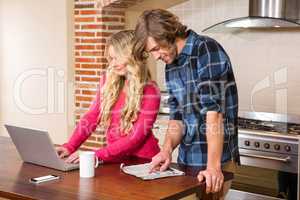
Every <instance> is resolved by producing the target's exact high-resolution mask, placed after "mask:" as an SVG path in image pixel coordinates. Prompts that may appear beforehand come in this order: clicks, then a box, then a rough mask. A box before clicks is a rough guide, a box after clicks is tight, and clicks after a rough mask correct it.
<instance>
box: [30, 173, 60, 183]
mask: <svg viewBox="0 0 300 200" xmlns="http://www.w3.org/2000/svg"><path fill="white" fill-rule="evenodd" d="M59 178H60V177H59V176H57V175H52V174H51V175H47V176H40V177H35V178H30V179H29V182H31V183H35V184H39V183H43V182H47V181H52V180H57V179H59Z"/></svg>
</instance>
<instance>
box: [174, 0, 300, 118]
mask: <svg viewBox="0 0 300 200" xmlns="http://www.w3.org/2000/svg"><path fill="white" fill-rule="evenodd" d="M170 11H172V12H173V13H175V14H176V15H178V16H179V17H180V19H181V20H182V21H183V23H184V24H186V25H188V27H190V28H192V29H194V30H195V31H196V32H198V33H200V34H203V33H201V31H202V30H203V29H204V28H206V27H208V26H210V25H213V24H215V23H218V22H221V21H224V20H226V19H230V18H235V17H243V16H247V15H248V0H218V1H211V0H201V1H199V0H190V1H187V2H185V3H182V4H180V5H178V6H174V7H172V8H171V9H170ZM204 34H206V35H209V36H211V37H213V38H215V39H217V41H219V42H220V43H221V44H222V45H223V47H224V48H225V49H226V51H227V52H228V54H229V56H230V58H231V61H232V64H233V67H234V72H235V76H236V81H237V85H238V90H239V101H240V110H247V111H248V110H254V111H262V112H278V113H286V112H287V113H289V114H298V115H300V79H299V74H300V53H299V52H300V28H298V29H297V30H291V29H290V30H285V31H283V30H281V31H279V30H274V29H268V30H235V31H224V30H222V31H219V32H214V33H204ZM251 97H252V99H253V101H252V103H251Z"/></svg>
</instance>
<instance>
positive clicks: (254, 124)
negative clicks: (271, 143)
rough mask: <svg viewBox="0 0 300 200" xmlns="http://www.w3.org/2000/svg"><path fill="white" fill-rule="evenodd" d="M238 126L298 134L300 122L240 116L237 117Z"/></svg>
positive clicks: (299, 133)
mask: <svg viewBox="0 0 300 200" xmlns="http://www.w3.org/2000/svg"><path fill="white" fill-rule="evenodd" d="M238 128H239V129H249V130H257V131H269V132H276V133H281V134H292V135H300V124H295V123H286V122H272V121H263V120H256V119H247V118H242V117H239V118H238Z"/></svg>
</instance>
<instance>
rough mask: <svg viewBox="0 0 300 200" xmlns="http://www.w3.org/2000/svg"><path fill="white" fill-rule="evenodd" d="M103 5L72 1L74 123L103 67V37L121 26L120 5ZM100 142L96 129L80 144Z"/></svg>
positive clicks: (86, 0) (92, 94)
mask: <svg viewBox="0 0 300 200" xmlns="http://www.w3.org/2000/svg"><path fill="white" fill-rule="evenodd" d="M112 2H113V1H110V3H112ZM103 5H104V4H102V3H101V2H100V1H99V0H98V1H97V0H75V3H74V40H75V41H74V56H75V62H74V63H75V66H74V67H75V106H76V111H75V120H76V123H78V121H79V119H80V117H81V116H82V115H83V114H84V113H85V112H86V111H87V110H88V108H89V106H90V103H91V101H92V100H93V98H94V97H95V94H96V90H97V87H98V83H99V75H100V72H101V71H102V70H105V68H106V66H107V61H106V59H105V57H104V49H105V45H106V41H107V39H108V38H109V37H110V36H111V34H112V33H114V32H117V31H120V30H123V29H124V27H125V10H124V6H123V5H122V6H118V5H114V4H111V6H109V7H108V6H107V5H108V4H105V6H106V7H102V6H103ZM103 145H105V136H104V135H101V134H100V133H99V130H98V129H96V131H95V132H94V133H93V134H92V135H91V136H90V138H89V139H88V140H87V141H86V142H85V143H84V147H85V148H96V147H101V146H103Z"/></svg>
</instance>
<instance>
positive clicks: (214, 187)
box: [197, 168, 224, 194]
mask: <svg viewBox="0 0 300 200" xmlns="http://www.w3.org/2000/svg"><path fill="white" fill-rule="evenodd" d="M197 178H198V180H199V182H202V181H204V180H205V183H206V193H207V194H208V193H210V192H212V193H215V192H219V191H220V190H221V189H222V186H223V183H224V176H223V173H222V170H221V168H206V170H203V171H200V172H199V174H198V176H197Z"/></svg>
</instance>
